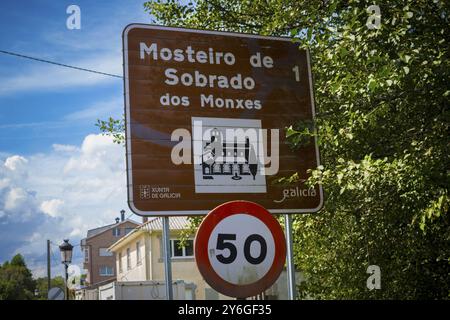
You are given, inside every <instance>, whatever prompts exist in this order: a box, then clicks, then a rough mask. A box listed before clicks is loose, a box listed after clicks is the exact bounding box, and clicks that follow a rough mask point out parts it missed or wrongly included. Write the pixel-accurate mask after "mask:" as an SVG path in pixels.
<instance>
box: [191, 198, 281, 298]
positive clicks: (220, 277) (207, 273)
mask: <svg viewBox="0 0 450 320" xmlns="http://www.w3.org/2000/svg"><path fill="white" fill-rule="evenodd" d="M194 246H195V247H194V250H195V260H196V263H197V266H198V269H199V271H200V273H201V274H202V276H203V278H204V279H205V281H206V282H207V283H208V284H209V285H210V286H211V287H212V288H214V289H215V290H216V291H218V292H220V293H223V294H225V295H227V296H230V297H236V298H247V297H251V296H255V295H257V294H259V293H261V292H263V291H264V290H266V289H267V288H269V287H270V286H271V285H272V284H273V283H274V282H275V281H276V280H277V279H278V277H279V275H280V273H281V271H282V270H283V266H284V263H285V259H286V241H285V238H284V233H283V230H282V229H281V226H280V224H279V223H278V221H277V220H276V219H275V218H274V217H273V216H272V215H271V214H270V213H269V212H268V211H267V210H266V209H265V208H264V207H262V206H260V205H258V204H256V203H253V202H249V201H231V202H227V203H224V204H222V205H220V206H218V207H216V208H215V209H214V210H212V211H211V212H210V213H209V214H208V215H207V216H206V218H205V219H204V220H203V222H202V224H201V225H200V227H199V229H198V232H197V235H196V237H195V245H194Z"/></svg>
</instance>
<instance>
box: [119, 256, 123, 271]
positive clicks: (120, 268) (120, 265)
mask: <svg viewBox="0 0 450 320" xmlns="http://www.w3.org/2000/svg"><path fill="white" fill-rule="evenodd" d="M122 271H123V269H122V252H119V272H122Z"/></svg>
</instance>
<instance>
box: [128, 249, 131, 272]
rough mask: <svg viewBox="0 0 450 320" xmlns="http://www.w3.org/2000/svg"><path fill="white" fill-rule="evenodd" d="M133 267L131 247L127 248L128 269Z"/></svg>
mask: <svg viewBox="0 0 450 320" xmlns="http://www.w3.org/2000/svg"><path fill="white" fill-rule="evenodd" d="M130 269H131V254H130V248H127V270H130Z"/></svg>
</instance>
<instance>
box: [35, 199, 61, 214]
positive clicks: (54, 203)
mask: <svg viewBox="0 0 450 320" xmlns="http://www.w3.org/2000/svg"><path fill="white" fill-rule="evenodd" d="M63 205H64V201H63V200H61V199H52V200H46V201H42V203H41V205H40V209H41V210H42V212H43V213H45V214H48V215H49V216H51V217H57V216H58V215H60V214H61V207H62V206H63Z"/></svg>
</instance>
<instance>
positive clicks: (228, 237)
mask: <svg viewBox="0 0 450 320" xmlns="http://www.w3.org/2000/svg"><path fill="white" fill-rule="evenodd" d="M235 240H236V234H232V233H219V234H218V235H217V244H216V249H217V250H225V249H228V251H229V252H230V254H229V255H228V256H227V257H225V256H224V255H223V254H218V255H216V258H217V260H219V262H221V263H224V264H230V263H233V262H234V260H236V257H237V249H236V246H235V245H234V244H233V243H232V242H231V241H235ZM254 241H257V242H259V245H260V247H261V250H260V252H259V255H258V256H257V257H253V256H252V255H251V252H250V247H251V245H252V243H253V242H254ZM266 255H267V243H266V240H264V238H263V237H262V236H260V235H259V234H251V235H249V236H248V237H247V239H245V243H244V257H245V259H246V260H247V261H248V262H249V263H251V264H260V263H261V262H263V261H264V259H265V258H266Z"/></svg>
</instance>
